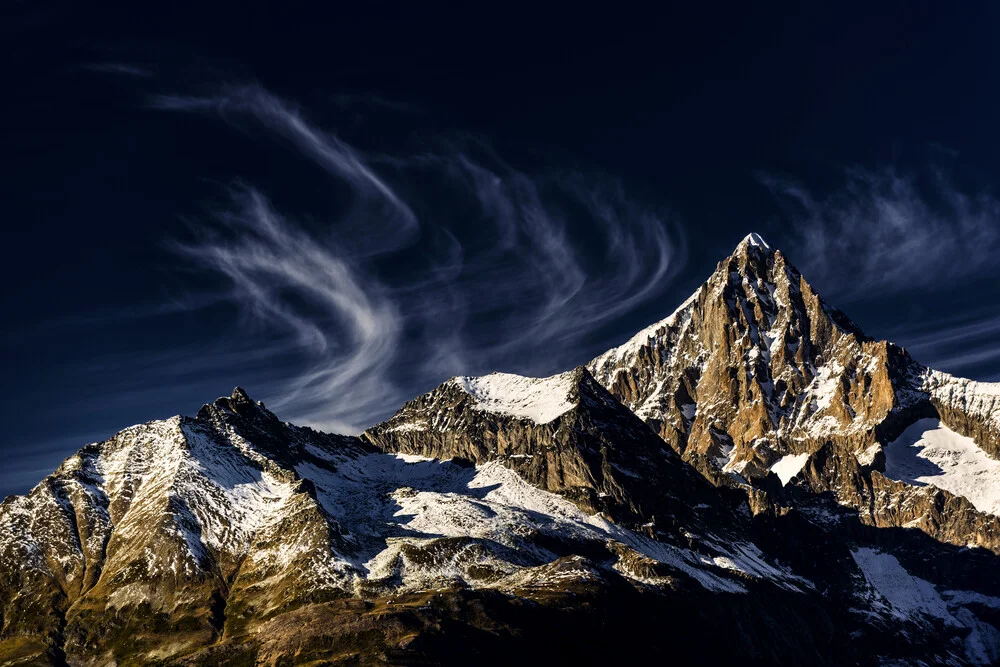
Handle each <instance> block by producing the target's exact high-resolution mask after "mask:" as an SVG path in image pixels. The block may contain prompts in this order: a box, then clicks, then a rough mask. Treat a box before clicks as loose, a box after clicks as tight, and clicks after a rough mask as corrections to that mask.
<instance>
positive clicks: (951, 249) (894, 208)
mask: <svg viewBox="0 0 1000 667" xmlns="http://www.w3.org/2000/svg"><path fill="white" fill-rule="evenodd" d="M760 180H761V182H762V183H763V184H764V185H765V186H767V187H768V188H769V189H770V190H771V192H772V193H773V194H774V195H775V196H776V198H777V200H778V202H779V203H780V204H781V206H782V208H783V209H784V211H785V213H786V215H787V222H788V223H789V225H790V226H791V233H792V237H793V239H792V243H791V244H790V250H791V251H792V254H793V256H794V258H795V261H796V262H797V263H798V264H800V266H801V268H802V269H803V270H804V271H806V272H807V274H808V275H809V276H810V279H811V280H813V281H815V282H816V284H818V285H819V286H820V287H821V288H822V290H823V291H824V293H826V294H828V295H829V296H832V297H835V298H837V299H840V300H842V301H849V300H865V299H866V298H871V297H872V296H873V295H879V296H885V295H886V294H891V293H900V292H904V291H911V290H924V291H930V290H937V289H945V288H950V287H953V286H954V285H955V283H956V281H960V280H962V279H965V278H969V277H972V276H976V275H982V274H983V273H984V272H987V271H989V270H991V269H993V268H994V267H995V266H996V254H995V249H996V248H997V247H1000V201H998V200H997V199H996V198H995V197H994V196H993V195H992V193H990V192H988V191H984V192H981V193H979V194H977V195H968V194H965V193H963V192H962V191H961V190H960V189H959V188H958V187H956V186H955V185H954V184H953V183H952V182H951V180H950V179H949V178H948V177H947V176H946V175H945V174H944V172H943V171H942V170H940V169H937V168H931V169H928V170H927V171H926V173H902V172H900V171H897V170H895V169H883V170H877V171H872V170H867V169H861V168H854V169H849V170H847V171H846V172H845V173H844V182H843V187H842V188H840V189H839V190H837V191H836V192H834V193H833V194H828V195H817V194H814V193H813V192H812V191H810V190H809V189H808V188H807V187H805V186H803V185H802V184H800V183H798V182H795V181H792V180H789V179H785V178H780V177H775V176H761V177H760ZM956 258H961V260H960V261H956ZM845 277H850V279H847V280H845Z"/></svg>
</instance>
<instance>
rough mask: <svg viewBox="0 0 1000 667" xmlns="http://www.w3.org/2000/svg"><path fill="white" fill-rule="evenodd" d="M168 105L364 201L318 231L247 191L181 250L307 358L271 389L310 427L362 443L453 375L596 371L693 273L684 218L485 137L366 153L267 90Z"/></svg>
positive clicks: (277, 343)
mask: <svg viewBox="0 0 1000 667" xmlns="http://www.w3.org/2000/svg"><path fill="white" fill-rule="evenodd" d="M152 105H153V106H154V107H155V108H157V109H161V110H166V111H172V112H184V113H202V114H205V113H207V114H209V115H212V116H218V117H221V118H222V119H224V120H225V121H226V122H228V123H232V124H238V125H240V126H241V127H246V126H247V124H249V127H250V129H251V131H252V132H263V133H264V135H265V136H268V137H273V138H276V139H278V140H280V141H281V142H282V143H284V145H286V146H287V147H288V148H290V149H292V151H293V153H292V155H291V156H290V157H297V158H302V157H305V158H307V159H308V160H309V162H310V163H311V164H312V165H313V166H314V167H316V168H319V169H321V170H322V171H323V172H325V174H327V175H328V176H329V177H330V178H331V187H343V186H346V187H347V188H348V191H349V192H350V194H351V198H350V201H348V202H347V203H345V204H344V205H343V206H342V207H339V208H338V210H336V211H335V212H334V213H332V214H331V213H329V212H325V211H317V212H316V214H315V215H313V214H310V216H309V220H306V221H304V220H296V219H293V218H292V217H291V216H289V215H286V214H284V213H282V212H281V211H279V210H277V208H276V206H275V205H274V203H273V202H272V201H271V200H269V198H268V197H267V195H266V194H265V193H264V192H263V191H262V190H261V189H259V188H258V187H254V186H252V185H247V184H243V183H236V184H235V185H233V186H232V187H231V188H230V189H229V192H228V200H227V204H226V205H225V206H223V207H220V208H219V209H217V210H215V211H213V212H212V213H211V215H210V216H209V217H207V218H205V219H203V220H201V221H200V223H199V224H198V225H196V227H195V232H196V233H195V236H194V240H192V241H190V242H186V243H178V244H176V246H175V248H176V250H177V251H178V252H180V253H181V254H182V255H183V256H184V257H186V258H188V259H189V260H190V262H192V263H193V264H194V265H195V266H199V267H202V268H203V269H207V270H208V271H209V272H210V273H211V274H213V275H216V276H218V277H220V278H224V284H225V286H226V287H225V290H226V292H225V295H226V296H227V297H228V300H229V301H231V302H233V303H236V304H238V305H239V307H240V310H241V312H242V313H243V314H244V316H245V320H244V321H245V323H246V324H247V325H251V326H248V327H247V331H248V332H254V331H257V330H258V329H259V333H260V335H261V336H262V337H263V338H265V339H267V340H268V341H269V345H271V346H273V347H274V348H275V349H278V350H281V351H282V352H283V353H287V354H288V355H289V356H290V357H294V358H295V359H296V360H297V361H296V363H287V364H273V365H270V366H269V367H268V369H267V375H268V378H267V381H266V386H267V389H266V393H267V394H268V395H267V396H265V398H266V399H267V401H268V403H269V405H270V406H271V407H274V408H276V409H278V410H279V411H280V413H281V414H282V415H283V416H284V417H286V418H288V419H291V420H293V421H298V422H301V423H306V424H309V425H313V426H316V427H319V428H324V429H328V430H336V431H342V432H354V431H357V430H359V429H361V428H364V427H365V426H367V425H370V424H371V423H373V422H374V421H377V420H378V419H381V418H384V417H386V416H388V414H390V413H391V412H392V411H393V410H394V409H395V408H397V407H398V406H399V404H400V403H401V402H402V401H403V400H406V399H408V398H410V397H412V396H414V395H416V394H418V393H420V392H421V391H425V390H427V389H429V388H430V387H431V386H433V385H434V384H435V383H437V382H440V381H442V380H444V379H446V378H447V377H449V376H451V375H454V374H464V373H470V374H472V373H482V372H488V371H490V370H494V369H503V370H509V371H514V372H520V373H526V374H547V373H550V372H554V371H557V370H560V369H563V368H566V367H568V366H572V365H574V364H577V363H581V362H584V361H586V359H587V358H588V355H589V354H590V353H591V352H596V351H599V350H600V349H602V346H607V345H608V344H609V343H611V342H614V341H613V340H611V341H609V340H603V339H601V335H602V334H601V330H602V327H605V326H606V325H611V324H613V323H615V322H616V321H618V320H619V319H620V318H621V316H622V315H624V314H627V313H629V312H631V311H632V310H634V309H635V308H637V307H639V306H641V305H643V304H646V303H648V302H649V301H650V300H651V299H653V298H655V297H656V296H658V295H660V294H662V293H663V291H664V290H665V288H667V287H668V286H669V282H670V279H671V278H672V277H673V276H674V275H675V274H676V272H677V271H679V270H680V269H681V268H682V266H683V264H684V243H683V238H682V236H681V235H680V233H679V231H678V229H677V227H676V226H675V225H673V224H672V222H671V217H670V216H669V214H667V213H665V212H664V211H661V210H656V209H653V208H648V207H643V206H640V205H638V204H636V203H634V202H632V201H630V200H629V198H628V197H627V196H626V193H625V192H624V191H623V189H622V187H621V186H620V184H619V183H617V182H616V181H615V179H613V178H610V177H608V176H606V175H601V174H595V173H590V172H585V171H581V170H562V171H546V172H544V173H538V174H530V175H529V174H527V173H525V172H522V171H520V170H518V169H516V168H514V167H513V166H512V165H510V164H509V163H507V162H506V161H504V160H503V159H502V158H501V157H500V156H499V155H497V154H496V152H495V151H493V150H492V149H491V148H490V146H489V145H488V144H486V143H485V142H483V141H479V140H476V139H473V138H470V137H458V138H452V139H449V140H447V141H445V140H440V141H436V142H434V143H433V145H432V146H431V147H429V148H428V147H427V146H426V145H425V146H423V147H422V148H421V149H420V150H419V151H413V152H410V153H407V154H393V155H384V154H370V153H365V152H363V151H361V150H359V149H358V148H356V147H354V146H352V145H350V144H348V143H347V142H346V141H344V140H342V139H340V138H339V137H337V136H336V135H334V134H333V133H331V132H329V131H327V130H325V129H322V128H320V127H318V126H317V125H316V124H314V123H312V122H310V121H309V120H308V119H307V118H306V116H305V114H304V113H303V112H302V111H301V110H300V109H298V108H296V107H295V106H293V105H291V104H290V103H288V102H286V101H284V100H282V99H280V98H278V97H276V96H274V95H273V94H271V93H270V92H268V91H266V90H264V89H262V88H260V87H256V86H248V87H247V86H244V87H226V88H223V89H222V90H221V92H219V93H218V94H213V95H211V96H207V97H186V96H160V97H157V98H155V99H154V100H153V101H152ZM290 161H291V160H290ZM314 219H321V222H320V224H315V223H312V224H310V221H312V220H314ZM216 296H218V295H204V294H198V295H194V298H196V299H197V300H198V301H199V302H200V303H202V304H203V303H205V302H209V303H211V302H212V301H213V299H214V298H215V297H216ZM610 333H611V335H614V334H615V333H620V332H610ZM234 378H237V379H238V373H237V372H236V369H234Z"/></svg>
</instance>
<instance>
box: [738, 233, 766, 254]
mask: <svg viewBox="0 0 1000 667" xmlns="http://www.w3.org/2000/svg"><path fill="white" fill-rule="evenodd" d="M741 248H760V249H761V250H763V251H765V252H771V251H773V250H774V248H772V247H771V246H770V245H768V243H767V241H765V240H764V237H763V236H761V235H760V234H757V233H755V232H750V233H749V234H747V235H746V236H744V237H743V240H742V241H740V243H739V245H738V246H736V249H737V250H740V249H741Z"/></svg>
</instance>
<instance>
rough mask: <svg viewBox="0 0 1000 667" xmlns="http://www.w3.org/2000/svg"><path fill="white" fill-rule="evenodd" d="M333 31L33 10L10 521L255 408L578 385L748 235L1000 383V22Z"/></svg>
mask: <svg viewBox="0 0 1000 667" xmlns="http://www.w3.org/2000/svg"><path fill="white" fill-rule="evenodd" d="M327 4H328V5H329V6H328V7H327V8H326V9H324V10H319V9H317V8H315V7H309V6H307V5H305V4H303V5H297V4H291V5H290V4H288V3H281V4H278V3H276V4H274V5H239V6H233V7H228V8H226V7H223V6H222V5H214V4H213V8H210V9H206V7H204V6H203V5H202V4H201V3H199V4H184V3H178V4H172V5H171V7H170V8H169V9H160V10H158V11H156V12H148V13H143V12H142V11H141V10H140V9H136V7H134V6H131V5H122V6H121V7H117V8H116V7H113V6H111V5H104V4H102V7H101V8H95V7H94V6H92V5H88V4H84V3H58V2H57V3H49V4H47V5H45V6H43V7H40V6H38V5H37V3H28V2H21V3H13V4H12V5H10V6H9V7H8V8H7V9H5V13H6V16H5V20H4V21H3V22H2V23H0V41H2V43H3V44H4V47H5V49H4V51H5V58H4V59H3V65H2V67H3V68H4V70H3V74H4V77H3V81H4V87H5V91H4V100H5V103H4V105H3V106H2V108H0V128H2V129H0V149H2V151H3V155H4V160H3V161H2V162H0V169H2V171H3V173H2V179H0V188H2V201H3V203H4V210H3V220H4V221H5V224H4V239H5V248H6V253H5V258H4V259H5V261H4V262H3V264H2V267H3V268H2V270H3V272H4V276H3V280H4V290H3V297H2V298H3V303H2V307H3V312H4V313H6V316H5V317H4V318H3V327H2V330H0V340H2V341H3V362H2V363H3V369H4V372H3V374H2V376H0V377H2V384H0V391H2V397H0V398H2V402H0V405H2V409H3V414H2V424H3V432H2V434H0V446H2V448H3V453H4V455H5V456H4V461H5V464H4V466H3V467H2V469H0V495H4V494H6V493H10V492H23V491H25V490H27V489H28V488H29V487H30V486H31V485H32V484H33V483H35V482H36V481H37V480H38V479H40V478H41V477H43V476H44V475H45V474H46V473H47V472H49V471H50V470H51V469H52V468H54V467H55V466H56V465H57V464H58V462H59V461H60V460H62V459H63V458H64V457H65V456H67V455H69V454H70V453H72V452H73V451H75V450H76V449H78V448H79V447H80V446H81V445H83V444H85V443H86V442H88V441H93V440H100V439H103V438H106V437H107V436H109V435H111V434H112V433H114V432H115V431H117V430H119V429H121V428H122V427H125V426H128V425H130V424H132V423H136V422H141V421H146V420H149V419H154V418H162V417H167V416H170V415H173V414H177V413H187V414H191V413H193V412H194V411H195V410H196V409H197V408H198V406H199V405H200V404H201V403H204V402H206V401H208V400H211V399H212V398H214V397H215V396H217V395H220V394H223V393H228V392H229V391H230V390H231V388H232V387H233V386H234V385H236V384H240V385H243V386H245V387H246V388H247V389H248V390H249V391H250V393H251V395H253V396H254V397H257V398H261V399H263V400H265V402H267V403H268V404H269V407H272V408H275V409H276V411H277V412H278V414H279V415H281V416H282V417H284V418H286V419H289V420H293V421H298V422H300V423H310V424H314V425H317V426H320V427H325V428H330V429H338V430H351V429H357V428H360V427H363V426H365V425H366V424H368V423H371V422H373V421H375V420H377V419H380V418H383V417H385V416H387V415H388V414H390V413H391V412H392V411H393V410H394V409H395V408H396V407H398V405H399V404H400V403H401V402H402V401H404V400H406V399H408V398H410V397H412V396H413V395H415V394H417V393H420V392H422V391H425V390H427V389H429V388H431V387H433V386H434V385H436V384H437V383H439V382H441V381H442V380H444V379H446V378H447V377H449V376H451V375H454V374H457V373H468V374H475V373H483V372H489V371H491V370H494V369H501V370H509V371H514V372H521V373H525V374H548V373H551V372H555V371H558V370H562V369H565V368H568V367H571V366H574V365H576V364H579V363H582V362H585V361H587V360H588V359H590V358H591V357H593V356H594V355H596V354H597V353H599V352H601V351H603V350H604V349H606V348H607V347H609V346H611V345H613V344H617V343H619V342H621V341H622V340H624V339H625V338H627V337H628V335H629V334H630V333H632V332H633V331H635V330H637V329H639V328H641V327H642V326H645V325H646V324H648V323H650V322H652V321H654V320H656V319H659V318H661V317H663V316H665V315H666V314H668V313H669V312H670V311H672V310H673V308H674V307H675V306H676V305H677V304H678V303H679V302H680V301H681V300H683V298H685V297H686V296H687V295H688V294H689V293H690V292H691V291H692V290H693V289H694V288H695V287H696V286H697V285H698V284H699V283H700V282H701V281H702V280H703V279H704V278H705V277H706V276H707V275H708V274H709V273H710V272H711V270H712V268H713V267H714V265H715V263H716V262H717V261H718V260H719V259H721V258H722V257H724V256H725V255H726V254H727V253H728V252H730V251H731V249H732V247H733V246H735V244H736V243H737V242H738V241H739V239H740V238H742V237H743V236H744V235H745V234H746V233H748V232H750V231H756V232H759V233H761V234H763V235H764V237H765V238H766V239H767V240H768V241H769V242H770V243H771V245H774V246H777V247H779V248H781V249H783V250H784V251H785V252H786V253H787V254H788V255H789V256H790V257H791V259H792V261H793V262H794V263H795V264H796V265H797V266H798V267H799V268H800V269H801V270H802V271H803V273H804V274H805V275H806V277H807V279H809V280H810V281H811V282H812V283H813V284H814V285H815V286H816V287H817V288H818V289H819V290H820V291H821V293H823V294H824V295H825V296H827V298H828V299H829V300H830V301H831V302H833V303H834V304H835V305H837V306H838V307H840V308H842V309H843V310H845V311H846V312H847V313H848V314H849V315H850V316H851V317H852V318H854V319H855V320H856V321H857V322H858V323H859V324H861V326H862V327H863V328H864V329H865V330H866V331H867V332H868V333H869V334H871V335H874V336H880V337H887V338H890V339H892V340H895V341H897V342H899V343H900V344H903V345H905V346H907V347H908V348H909V349H911V351H912V352H913V354H914V356H916V357H917V358H918V359H919V360H921V361H923V362H924V363H927V364H929V365H932V366H935V367H937V368H940V369H942V370H947V371H950V372H954V373H957V374H961V375H964V376H968V377H974V378H979V379H998V378H1000V346H998V345H997V344H996V342H995V341H996V340H997V334H998V332H1000V289H998V288H1000V272H998V268H1000V260H998V259H997V257H998V253H997V247H998V245H1000V203H998V199H997V197H998V195H997V194H996V191H995V184H996V183H997V182H998V179H1000V129H998V125H997V123H996V118H998V117H1000V98H998V93H997V90H998V89H997V85H996V83H997V80H998V76H997V74H998V67H997V66H998V64H1000V63H998V57H1000V47H998V46H997V45H996V44H995V40H994V39H993V34H992V33H993V32H994V29H995V26H997V25H1000V22H998V19H1000V8H998V7H997V6H996V5H995V4H994V3H987V2H983V3H976V2H969V3H961V4H960V5H959V6H958V7H957V8H956V7H949V6H945V5H943V4H941V3H920V2H898V3H894V2H888V3H877V6H875V7H872V6H869V5H870V4H876V3H865V4H858V5H854V6H851V5H850V4H840V3H838V4H837V5H835V6H833V5H831V6H830V7H828V8H814V7H801V6H794V5H789V6H785V7H778V6H774V7H772V8H770V9H766V10H763V11H762V10H756V9H755V10H751V9H749V8H748V7H746V6H745V5H746V4H747V3H732V6H727V5H726V4H721V3H720V4H716V5H713V6H708V7H704V8H701V9H692V8H690V7H688V8H686V9H668V8H662V9H660V10H658V12H657V13H655V14H654V13H649V11H648V10H646V9H643V10H640V9H638V8H636V9H629V8H628V7H625V6H622V7H620V8H619V7H617V6H616V8H615V9H614V10H611V9H607V8H605V9H603V10H601V11H584V10H581V9H580V8H578V7H576V8H570V6H567V7H566V8H563V9H558V8H551V9H547V10H544V11H542V10H539V8H537V7H531V6H525V7H517V6H515V5H507V4H505V5H496V6H495V7H492V8H489V9H484V8H483V7H482V6H479V7H476V8H475V10H473V9H463V10H458V11H456V10H453V9H448V10H444V9H441V10H435V9H433V8H432V9H428V8H427V7H426V6H424V5H422V4H420V3H407V4H406V5H403V6H402V7H403V8H401V6H396V5H390V4H372V5H368V6H367V7H366V8H357V7H356V8H353V9H345V8H343V7H341V6H340V5H342V4H343V3H327ZM686 4H691V3H686Z"/></svg>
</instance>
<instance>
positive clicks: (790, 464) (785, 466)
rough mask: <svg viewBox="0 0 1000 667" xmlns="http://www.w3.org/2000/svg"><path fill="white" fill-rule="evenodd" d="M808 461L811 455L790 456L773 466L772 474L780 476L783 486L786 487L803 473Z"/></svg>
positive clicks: (782, 458)
mask: <svg viewBox="0 0 1000 667" xmlns="http://www.w3.org/2000/svg"><path fill="white" fill-rule="evenodd" d="M808 460H809V454H788V455H786V456H782V457H781V458H780V459H778V462H777V463H775V464H774V465H773V466H771V472H773V473H774V474H775V475H777V476H778V478H779V479H780V480H781V485H782V486H784V485H785V484H788V482H790V481H791V479H792V478H793V477H795V476H796V475H798V474H799V473H800V472H801V471H802V468H804V467H805V465H806V461H808Z"/></svg>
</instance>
